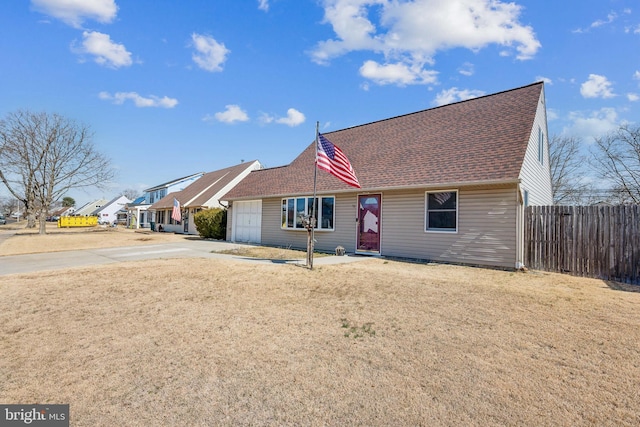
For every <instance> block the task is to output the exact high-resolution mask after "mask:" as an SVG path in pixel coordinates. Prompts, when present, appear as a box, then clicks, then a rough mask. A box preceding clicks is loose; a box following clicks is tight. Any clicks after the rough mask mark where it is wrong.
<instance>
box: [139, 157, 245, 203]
mask: <svg viewBox="0 0 640 427" xmlns="http://www.w3.org/2000/svg"><path fill="white" fill-rule="evenodd" d="M254 162H255V160H252V161H250V162H245V163H240V164H238V165H235V166H230V167H228V168H224V169H220V170H217V171H213V172H208V173H205V174H204V175H202V177H200V178H198V179H197V180H195V181H194V182H193V183H191V184H190V185H189V186H187V187H186V188H185V189H184V190H182V191H176V192H173V193H169V194H167V195H166V196H165V197H163V198H162V199H160V200H158V201H157V202H155V203H154V204H153V205H151V206H150V207H149V208H150V209H152V210H153V209H171V208H172V207H173V198H174V197H175V198H176V199H178V201H179V202H180V206H182V207H201V206H204V204H205V203H206V202H208V201H209V200H210V199H211V198H212V197H213V196H215V195H216V194H217V193H218V192H219V191H221V190H222V189H223V188H224V187H225V186H226V185H227V184H229V183H230V182H231V181H233V180H234V179H235V178H237V177H238V175H240V174H241V173H242V172H243V171H245V170H246V169H247V168H249V167H250V166H251V165H252V164H253V163H254Z"/></svg>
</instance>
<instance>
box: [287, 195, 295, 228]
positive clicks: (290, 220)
mask: <svg viewBox="0 0 640 427" xmlns="http://www.w3.org/2000/svg"><path fill="white" fill-rule="evenodd" d="M293 204H294V200H293V199H288V200H287V227H290V228H293V224H294V217H295V215H296V211H295V209H294V208H293Z"/></svg>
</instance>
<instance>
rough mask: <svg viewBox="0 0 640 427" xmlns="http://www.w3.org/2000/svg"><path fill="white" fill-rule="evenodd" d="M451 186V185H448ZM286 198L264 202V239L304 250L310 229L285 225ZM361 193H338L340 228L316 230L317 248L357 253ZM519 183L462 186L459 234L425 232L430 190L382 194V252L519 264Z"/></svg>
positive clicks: (496, 264)
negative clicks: (283, 205) (285, 227)
mask: <svg viewBox="0 0 640 427" xmlns="http://www.w3.org/2000/svg"><path fill="white" fill-rule="evenodd" d="M443 190H452V188H443ZM281 203H282V199H281V198H277V199H276V198H273V199H264V200H263V202H262V243H263V244H266V245H272V246H287V247H292V248H298V249H304V248H306V245H307V233H306V232H305V231H291V230H283V229H281V227H280V218H281V217H280V209H281ZM356 203H357V195H356V193H351V194H342V195H336V205H335V209H336V220H335V230H334V231H330V232H316V233H315V236H316V241H317V242H316V248H317V249H318V250H321V251H326V252H333V250H334V249H335V247H336V246H338V245H341V246H343V247H344V248H345V249H346V250H347V252H350V253H353V252H354V251H355V241H356ZM516 213H517V188H516V186H515V185H514V186H510V187H501V188H495V187H494V188H486V189H481V188H474V189H458V232H456V233H436V232H426V231H425V190H411V191H388V192H383V193H382V210H381V218H382V223H381V232H382V239H381V254H382V255H385V256H396V257H406V258H415V259H428V260H433V261H443V262H455V263H466V264H474V265H489V266H495V267H505V268H514V267H515V263H516Z"/></svg>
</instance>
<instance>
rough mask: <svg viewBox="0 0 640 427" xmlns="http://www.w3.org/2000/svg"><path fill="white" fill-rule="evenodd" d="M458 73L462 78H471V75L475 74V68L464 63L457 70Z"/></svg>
mask: <svg viewBox="0 0 640 427" xmlns="http://www.w3.org/2000/svg"><path fill="white" fill-rule="evenodd" d="M458 72H459V73H460V74H462V75H463V76H467V77H470V76H473V74H474V73H475V67H474V66H473V64H472V63H470V62H465V63H464V64H462V66H461V67H460V68H458Z"/></svg>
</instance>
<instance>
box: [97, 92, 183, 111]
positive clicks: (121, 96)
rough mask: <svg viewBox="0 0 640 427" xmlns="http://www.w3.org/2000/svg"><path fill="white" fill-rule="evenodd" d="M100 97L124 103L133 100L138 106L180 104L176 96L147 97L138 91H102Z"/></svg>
mask: <svg viewBox="0 0 640 427" xmlns="http://www.w3.org/2000/svg"><path fill="white" fill-rule="evenodd" d="M98 97H99V98H100V99H103V100H105V101H112V102H113V103H114V104H118V105H122V104H124V102H125V101H126V100H131V101H133V103H134V105H135V106H136V107H161V108H173V107H175V106H176V105H178V100H177V99H175V98H169V97H167V96H163V97H162V98H160V97H159V96H154V95H150V96H149V97H147V98H145V97H143V96H140V95H138V93H137V92H116V93H114V94H113V95H111V94H110V93H109V92H100V93H99V94H98Z"/></svg>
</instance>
